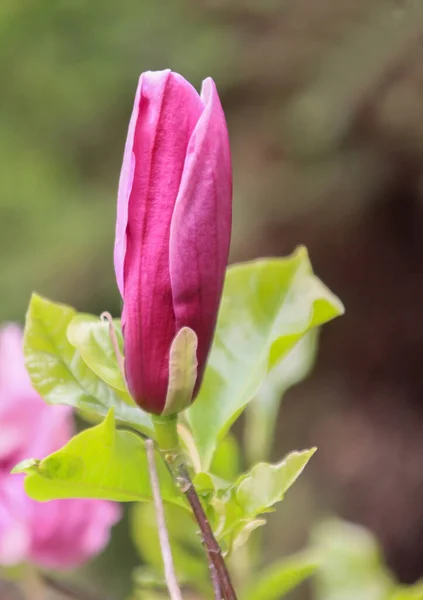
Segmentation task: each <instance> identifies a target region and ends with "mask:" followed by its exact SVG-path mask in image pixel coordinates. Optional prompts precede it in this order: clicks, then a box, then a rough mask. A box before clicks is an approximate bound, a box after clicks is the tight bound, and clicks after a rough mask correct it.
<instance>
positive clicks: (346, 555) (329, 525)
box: [312, 519, 394, 600]
mask: <svg viewBox="0 0 423 600" xmlns="http://www.w3.org/2000/svg"><path fill="white" fill-rule="evenodd" d="M312 540H313V543H312V551H314V552H316V554H317V556H318V557H319V561H320V566H319V569H318V571H317V573H316V577H315V578H314V584H315V594H316V600H357V599H358V598H359V599H360V600H388V599H389V598H390V595H391V593H392V592H393V590H394V581H393V578H392V577H391V575H390V574H389V573H388V571H387V569H386V567H385V566H384V565H383V561H382V554H381V551H380V549H379V546H378V544H377V542H376V540H375V539H374V537H373V536H372V535H371V533H370V532H369V531H367V530H366V529H364V527H360V526H358V525H353V524H352V523H347V522H343V521H339V520H336V519H331V520H328V521H325V522H323V523H322V524H320V525H319V526H318V527H316V529H315V531H314V532H313V536H312Z"/></svg>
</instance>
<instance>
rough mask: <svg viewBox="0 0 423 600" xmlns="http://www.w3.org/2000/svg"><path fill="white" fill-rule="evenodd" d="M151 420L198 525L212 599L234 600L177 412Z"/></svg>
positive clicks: (232, 590)
mask: <svg viewBox="0 0 423 600" xmlns="http://www.w3.org/2000/svg"><path fill="white" fill-rule="evenodd" d="M153 423H154V428H155V432H156V441H157V445H158V447H159V450H160V453H161V455H162V456H163V459H164V460H165V462H166V463H167V465H168V467H169V470H170V472H171V474H172V477H173V479H174V480H175V482H176V484H177V486H178V487H179V489H180V490H181V492H182V493H183V494H185V497H186V499H187V500H188V503H189V505H190V506H191V509H192V512H193V514H194V517H195V520H196V521H197V523H198V526H199V528H200V531H201V536H202V542H203V545H204V547H205V549H206V554H207V559H208V562H209V569H210V575H211V578H212V584H213V589H214V593H215V598H216V600H217V599H219V600H221V599H222V598H223V600H237V596H236V593H235V590H234V587H233V585H232V581H231V578H230V575H229V571H228V569H227V568H226V564H225V561H224V559H223V555H222V550H221V548H220V546H219V544H218V543H217V541H216V539H215V537H214V534H213V531H212V528H211V526H210V523H209V520H208V519H207V515H206V513H205V512H204V509H203V506H202V504H201V502H200V498H199V497H198V494H197V492H196V489H195V487H194V484H193V483H192V481H191V478H190V476H189V473H188V470H187V468H186V465H185V459H184V456H183V453H182V451H181V448H180V445H179V438H178V433H177V424H178V417H177V415H173V416H168V417H160V416H154V417H153ZM217 582H218V585H217Z"/></svg>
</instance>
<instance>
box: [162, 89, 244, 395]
mask: <svg viewBox="0 0 423 600" xmlns="http://www.w3.org/2000/svg"><path fill="white" fill-rule="evenodd" d="M201 99H202V101H203V103H204V111H203V113H202V115H201V117H200V118H199V120H198V123H197V125H196V127H195V129H194V132H193V134H192V136H191V139H190V142H189V146H188V151H187V155H186V159H185V165H184V171H183V175H182V179H181V184H180V187H179V192H178V197H177V200H176V204H175V210H174V213H173V217H172V224H171V230H170V245H169V259H170V277H171V282H172V296H173V308H174V311H175V324H176V327H177V328H180V327H182V326H189V327H191V328H192V329H193V330H194V331H195V332H196V333H197V335H198V339H199V345H198V354H197V356H198V364H199V378H198V380H197V387H198V385H199V384H200V382H201V375H202V372H203V370H204V367H205V363H206V360H207V356H208V353H209V349H210V345H211V341H212V337H213V332H214V327H215V321H216V315H217V311H218V308H219V302H220V296H221V293H222V287H223V281H224V278H225V271H226V265H227V261H228V253H229V243H230V236H231V217H232V170H231V160H230V153H229V138H228V131H227V126H226V121H225V116H224V113H223V110H222V106H221V104H220V100H219V96H218V93H217V90H216V86H215V84H214V82H213V80H212V79H210V78H209V79H206V80H205V81H204V83H203V88H202V92H201Z"/></svg>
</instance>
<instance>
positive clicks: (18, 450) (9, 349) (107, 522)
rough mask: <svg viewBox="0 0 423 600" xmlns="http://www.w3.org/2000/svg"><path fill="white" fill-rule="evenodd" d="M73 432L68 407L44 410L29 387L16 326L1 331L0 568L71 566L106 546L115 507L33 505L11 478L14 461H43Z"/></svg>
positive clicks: (78, 501)
mask: <svg viewBox="0 0 423 600" xmlns="http://www.w3.org/2000/svg"><path fill="white" fill-rule="evenodd" d="M73 433H74V426H73V419H72V412H71V409H70V408H68V407H66V406H48V405H47V404H45V403H44V401H43V400H42V399H41V398H40V397H39V396H38V394H37V393H36V392H35V391H34V389H33V388H32V385H31V382H30V379H29V376H28V374H27V372H26V370H25V365H24V357H23V351H22V332H21V330H20V328H19V327H18V326H16V325H12V324H10V325H6V326H4V327H3V328H0V565H14V564H18V563H21V562H24V561H29V562H34V563H36V564H39V565H40V566H43V567H46V568H53V569H55V568H57V569H66V568H72V567H75V566H78V565H79V564H81V563H83V562H84V561H86V560H88V559H89V558H91V557H92V556H93V555H95V554H97V553H98V552H100V551H101V550H102V549H103V548H104V547H105V545H106V544H107V542H108V539H109V535H110V528H111V527H112V526H113V525H114V524H115V523H116V522H117V521H118V520H119V518H120V515H121V511H120V507H119V505H117V504H114V503H112V502H106V501H103V500H91V499H87V500H85V499H75V500H54V501H51V502H45V503H38V502H35V501H34V500H31V499H30V498H28V496H27V495H26V494H25V491H24V487H23V477H24V476H23V475H10V469H11V468H12V467H13V466H14V465H15V464H16V463H17V462H19V461H20V460H23V459H24V458H28V457H31V456H36V457H37V458H38V457H39V458H44V457H45V456H47V455H48V454H50V453H52V452H54V451H56V450H58V449H59V448H60V447H61V446H63V445H64V444H66V442H67V441H68V440H69V439H70V438H71V436H72V435H73Z"/></svg>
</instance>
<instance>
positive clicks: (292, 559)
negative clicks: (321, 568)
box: [242, 552, 319, 600]
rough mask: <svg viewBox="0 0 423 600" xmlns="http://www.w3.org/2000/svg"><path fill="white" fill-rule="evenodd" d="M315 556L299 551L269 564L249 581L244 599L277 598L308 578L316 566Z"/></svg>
mask: <svg viewBox="0 0 423 600" xmlns="http://www.w3.org/2000/svg"><path fill="white" fill-rule="evenodd" d="M318 564H319V563H318V561H317V559H316V557H315V556H314V555H313V554H311V553H310V552H301V553H298V554H295V555H293V556H289V557H288V558H283V559H281V560H278V561H276V562H274V563H273V564H271V565H270V566H269V567H268V568H266V569H265V570H264V571H262V572H261V573H258V575H254V579H253V580H252V581H251V582H249V584H248V586H247V587H246V590H245V592H244V595H243V596H242V597H243V598H244V600H279V598H282V597H283V596H285V594H287V593H288V592H290V591H291V590H292V589H294V588H295V587H297V586H298V585H299V584H300V583H302V582H303V581H305V580H306V579H308V578H309V577H310V576H311V575H313V573H314V572H315V571H316V569H317V567H318Z"/></svg>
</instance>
